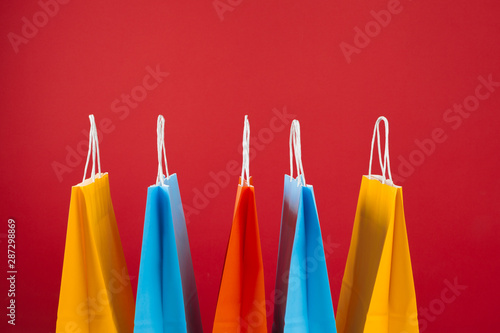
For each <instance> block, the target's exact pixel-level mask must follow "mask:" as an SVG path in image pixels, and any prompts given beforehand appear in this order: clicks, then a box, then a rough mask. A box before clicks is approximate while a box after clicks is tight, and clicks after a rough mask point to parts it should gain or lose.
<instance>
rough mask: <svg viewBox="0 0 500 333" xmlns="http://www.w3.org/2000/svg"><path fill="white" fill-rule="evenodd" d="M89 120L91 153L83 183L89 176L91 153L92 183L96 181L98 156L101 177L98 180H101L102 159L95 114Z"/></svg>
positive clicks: (86, 164) (88, 155) (88, 156)
mask: <svg viewBox="0 0 500 333" xmlns="http://www.w3.org/2000/svg"><path fill="white" fill-rule="evenodd" d="M89 119H90V131H89V152H88V154H87V162H85V171H84V172H83V180H82V183H83V182H84V181H85V176H86V175H87V167H88V165H89V161H90V152H92V172H91V175H90V177H91V179H92V182H94V181H95V160H96V155H97V165H98V168H99V177H98V178H101V157H100V154H99V138H98V137H97V127H96V126H95V118H94V115H93V114H91V115H89Z"/></svg>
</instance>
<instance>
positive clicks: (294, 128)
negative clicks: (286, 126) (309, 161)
mask: <svg viewBox="0 0 500 333" xmlns="http://www.w3.org/2000/svg"><path fill="white" fill-rule="evenodd" d="M294 153H295V165H296V167H297V180H298V182H297V186H299V185H301V183H302V181H303V182H304V184H303V185H304V186H305V185H306V177H305V176H304V166H303V165H302V147H301V143H300V123H299V121H298V120H297V119H294V120H293V121H292V125H291V127H290V177H291V178H290V181H291V180H292V178H293V155H294Z"/></svg>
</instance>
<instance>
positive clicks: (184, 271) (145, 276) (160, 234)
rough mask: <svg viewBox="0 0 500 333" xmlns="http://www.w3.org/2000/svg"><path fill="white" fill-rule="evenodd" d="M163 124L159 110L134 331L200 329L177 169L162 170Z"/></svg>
mask: <svg viewBox="0 0 500 333" xmlns="http://www.w3.org/2000/svg"><path fill="white" fill-rule="evenodd" d="M163 126H164V120H163V117H162V116H159V117H158V157H159V167H158V176H157V183H156V185H152V186H150V187H149V188H148V195H147V203H146V216H145V219H144V234H143V240H142V252H141V263H140V268H139V283H138V286H137V302H136V312H135V321H134V322H135V326H134V332H176V333H177V332H195V333H197V332H203V329H202V325H201V316H200V309H199V303H198V293H197V289H196V281H195V277H194V271H193V264H192V260H191V251H190V248H189V240H188V234H187V230H186V221H185V218H184V212H183V209H182V202H181V196H180V192H179V185H178V182H177V175H176V174H172V175H168V170H167V169H166V174H167V177H165V176H164V175H163V170H162V155H163V156H164V153H165V145H164V141H163ZM166 165H167V163H166V158H165V168H166Z"/></svg>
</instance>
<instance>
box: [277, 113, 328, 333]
mask: <svg viewBox="0 0 500 333" xmlns="http://www.w3.org/2000/svg"><path fill="white" fill-rule="evenodd" d="M292 146H293V147H294V149H292ZM293 152H295V162H296V166H297V178H293ZM301 155H302V153H301V144H300V125H299V122H298V121H297V120H294V121H293V122H292V126H291V130H290V176H289V175H285V185H284V191H283V208H282V216H281V231H280V244H279V252H278V267H277V272H276V291H275V293H276V296H275V300H274V302H275V303H274V322H273V333H281V332H285V333H292V332H293V333H295V332H296V333H302V332H310V333H319V332H329V333H335V332H336V331H337V330H336V327H335V317H334V312H333V305H332V296H331V293H330V282H329V280H328V271H327V267H326V258H325V251H324V247H323V238H322V236H321V227H320V224H319V218H318V211H317V208H316V201H315V199H314V191H313V187H312V186H311V185H307V184H306V183H305V177H304V168H303V166H302V156H301Z"/></svg>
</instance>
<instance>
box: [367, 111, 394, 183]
mask: <svg viewBox="0 0 500 333" xmlns="http://www.w3.org/2000/svg"><path fill="white" fill-rule="evenodd" d="M380 122H384V126H385V147H384V157H382V150H381V147H380V128H379V125H380ZM375 137H377V147H378V161H379V163H380V169H381V170H382V178H383V180H382V184H385V181H386V178H387V177H386V175H385V174H386V171H387V175H388V176H389V179H390V180H391V182H392V173H391V162H390V159H389V121H388V120H387V118H386V117H384V116H380V117H378V119H377V121H376V122H375V128H374V129H373V137H372V146H371V151H370V166H369V168H368V178H371V175H372V162H373V146H374V144H375ZM382 160H383V161H382Z"/></svg>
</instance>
